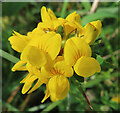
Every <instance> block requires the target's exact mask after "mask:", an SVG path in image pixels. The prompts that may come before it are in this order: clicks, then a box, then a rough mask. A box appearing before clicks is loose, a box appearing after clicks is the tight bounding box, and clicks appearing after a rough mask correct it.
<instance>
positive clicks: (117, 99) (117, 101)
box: [111, 94, 120, 104]
mask: <svg viewBox="0 0 120 113" xmlns="http://www.w3.org/2000/svg"><path fill="white" fill-rule="evenodd" d="M111 101H113V102H116V103H118V104H119V103H120V94H119V95H117V96H116V97H113V98H112V99H111Z"/></svg>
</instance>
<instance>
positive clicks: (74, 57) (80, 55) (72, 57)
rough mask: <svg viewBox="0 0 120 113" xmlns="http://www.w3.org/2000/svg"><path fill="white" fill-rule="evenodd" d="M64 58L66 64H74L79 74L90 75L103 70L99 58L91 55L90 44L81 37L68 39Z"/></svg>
mask: <svg viewBox="0 0 120 113" xmlns="http://www.w3.org/2000/svg"><path fill="white" fill-rule="evenodd" d="M64 58H65V62H66V64H68V65H70V66H73V67H74V70H75V72H76V73H77V74H78V75H79V76H83V77H89V76H91V75H93V74H94V73H95V72H100V70H101V68H100V65H99V63H98V62H97V60H95V59H94V58H92V57H91V48H90V46H89V45H88V44H87V43H86V42H85V41H84V39H81V38H79V37H73V38H70V39H68V40H67V41H66V44H65V48H64Z"/></svg>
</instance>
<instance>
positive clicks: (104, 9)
mask: <svg viewBox="0 0 120 113" xmlns="http://www.w3.org/2000/svg"><path fill="white" fill-rule="evenodd" d="M96 12H97V13H98V12H108V13H113V14H115V13H117V12H118V7H100V8H99V9H98V10H97V11H96Z"/></svg>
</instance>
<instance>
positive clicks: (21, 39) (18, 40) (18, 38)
mask: <svg viewBox="0 0 120 113" xmlns="http://www.w3.org/2000/svg"><path fill="white" fill-rule="evenodd" d="M8 40H9V41H10V44H11V45H12V48H13V49H14V50H16V51H17V52H22V51H23V49H24V48H25V46H26V45H27V44H28V42H29V40H30V39H29V37H27V36H25V35H21V34H19V33H17V32H15V31H14V33H13V36H11V37H10V38H9V39H8Z"/></svg>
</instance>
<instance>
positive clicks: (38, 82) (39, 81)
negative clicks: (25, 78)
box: [28, 78, 43, 94]
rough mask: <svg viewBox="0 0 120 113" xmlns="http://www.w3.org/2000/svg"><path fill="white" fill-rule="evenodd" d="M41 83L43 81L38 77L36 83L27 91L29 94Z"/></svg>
mask: <svg viewBox="0 0 120 113" xmlns="http://www.w3.org/2000/svg"><path fill="white" fill-rule="evenodd" d="M42 84H43V82H42V81H41V80H40V79H39V78H38V81H37V83H36V84H35V85H34V86H33V87H32V89H31V90H30V91H29V92H28V94H30V93H32V92H33V91H35V90H36V89H38V88H39V87H40V86H41V85H42Z"/></svg>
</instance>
